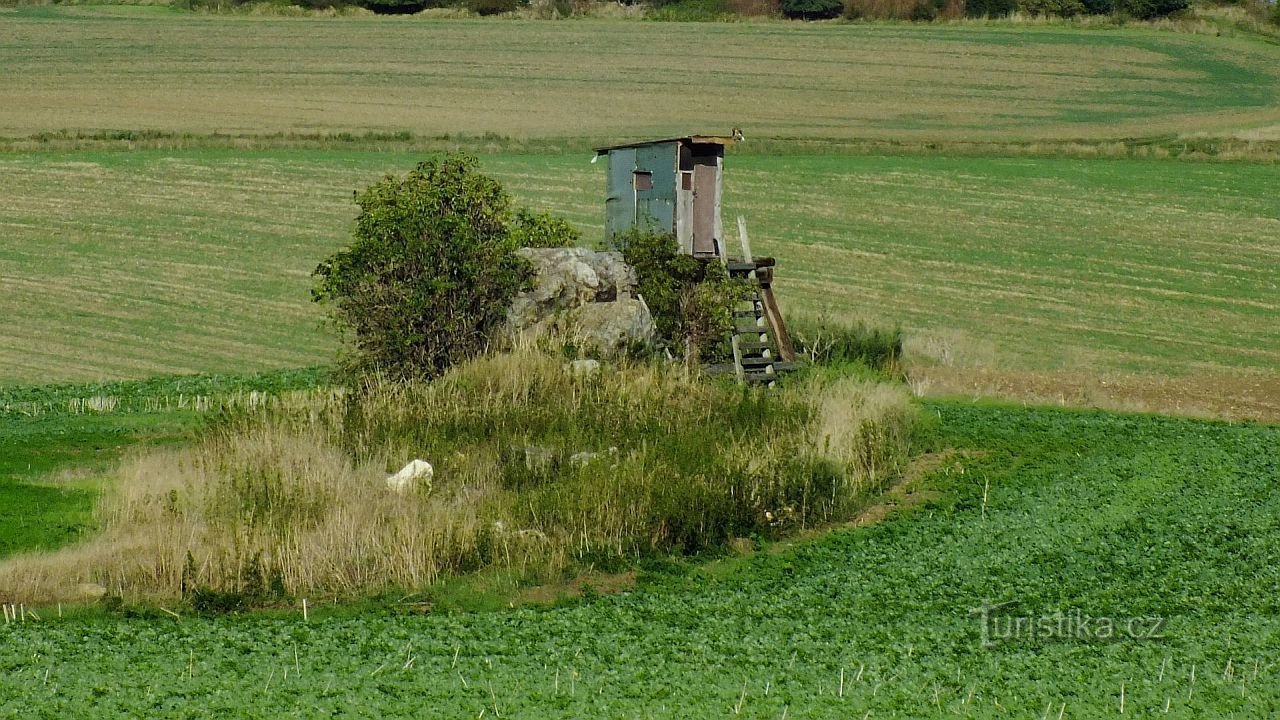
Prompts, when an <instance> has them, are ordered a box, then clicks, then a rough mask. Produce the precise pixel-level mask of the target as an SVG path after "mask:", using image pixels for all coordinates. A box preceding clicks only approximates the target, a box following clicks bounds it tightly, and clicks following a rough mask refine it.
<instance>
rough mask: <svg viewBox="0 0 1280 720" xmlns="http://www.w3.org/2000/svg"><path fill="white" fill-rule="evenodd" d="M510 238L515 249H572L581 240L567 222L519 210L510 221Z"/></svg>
mask: <svg viewBox="0 0 1280 720" xmlns="http://www.w3.org/2000/svg"><path fill="white" fill-rule="evenodd" d="M511 236H512V239H513V240H514V241H515V244H516V246H517V247H529V248H557V247H573V246H574V245H577V244H578V241H579V240H581V239H582V233H580V232H578V231H577V229H575V228H574V227H573V225H570V224H569V221H568V220H565V219H564V218H560V217H556V216H555V215H552V214H551V213H533V212H530V211H528V210H524V209H520V210H517V211H516V214H515V217H514V218H512V221H511Z"/></svg>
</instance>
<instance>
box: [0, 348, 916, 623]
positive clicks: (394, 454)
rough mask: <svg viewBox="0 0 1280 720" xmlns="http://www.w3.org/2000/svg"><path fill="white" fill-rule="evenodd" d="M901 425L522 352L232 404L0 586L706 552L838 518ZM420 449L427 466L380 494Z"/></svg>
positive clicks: (544, 568)
mask: <svg viewBox="0 0 1280 720" xmlns="http://www.w3.org/2000/svg"><path fill="white" fill-rule="evenodd" d="M912 418H913V409H912V406H911V405H910V402H909V400H908V397H907V393H906V392H905V390H904V389H903V388H901V387H899V386H889V385H885V384H880V383H876V382H873V381H867V380H859V379H855V378H850V377H844V378H839V377H831V376H826V377H819V376H813V377H811V378H809V379H808V380H806V381H804V382H797V383H794V384H793V385H792V386H791V387H785V388H779V389H776V390H774V391H769V390H759V389H755V390H752V389H745V390H744V389H742V388H738V387H736V386H730V385H722V384H715V383H710V382H707V381H706V380H705V379H703V378H700V377H697V376H696V375H693V374H690V373H689V372H688V371H686V370H685V369H684V368H683V367H681V366H676V365H666V364H637V365H633V366H628V367H619V368H603V369H601V370H599V371H597V372H595V373H594V374H591V375H586V376H584V375H581V374H575V373H574V372H573V371H572V370H571V369H570V368H568V367H567V366H566V363H565V362H564V360H563V359H562V358H560V357H557V356H555V355H552V354H549V353H544V352H540V351H537V350H533V349H525V350H521V351H517V352H516V353H514V354H508V355H499V356H494V357H488V358H483V359H480V360H477V361H476V362H474V363H471V364H469V365H467V366H465V367H460V368H456V369H455V370H453V371H452V372H450V373H448V374H446V375H445V376H443V377H441V378H439V379H437V380H436V381H434V382H432V383H429V384H402V385H396V384H387V383H382V382H379V381H377V380H373V381H370V382H369V383H368V384H367V385H366V386H364V387H361V388H357V389H354V390H352V391H351V392H341V391H333V390H330V391H323V392H321V391H317V392H313V393H310V394H298V395H294V396H291V397H288V398H284V399H281V400H280V401H278V402H276V403H274V404H272V405H270V406H267V407H262V406H259V407H255V408H248V409H240V410H236V411H234V412H229V413H226V414H225V416H224V417H222V418H220V419H219V420H218V421H217V422H215V423H213V424H212V425H211V427H210V428H209V429H208V430H207V431H205V432H204V433H203V435H202V436H201V438H200V439H199V441H198V442H196V443H195V444H194V445H192V446H191V447H188V448H184V449H179V450H166V451H161V452H151V453H148V454H145V455H141V456H138V457H134V458H132V459H130V460H128V461H126V462H125V463H123V465H122V466H121V468H120V470H119V473H118V477H117V478H116V480H115V482H114V483H113V484H112V485H111V486H110V487H109V488H107V490H106V493H105V496H104V498H103V501H102V503H101V508H100V525H101V528H102V530H101V533H100V534H99V535H98V536H97V537H95V538H93V539H91V540H89V541H87V542H85V543H83V544H81V545H79V546H75V547H71V548H67V549H64V550H61V551H56V552H51V553H36V554H29V555H25V556H20V557H16V558H11V559H9V560H7V561H5V562H4V563H3V564H0V597H3V598H5V599H7V600H12V601H17V602H41V601H45V602H47V601H54V600H58V601H61V600H74V599H77V598H81V597H84V596H85V594H86V593H90V592H92V593H101V592H104V591H105V592H106V593H109V594H111V595H113V596H120V597H122V598H125V599H129V600H139V599H149V600H165V599H173V598H177V597H179V596H183V595H186V596H188V597H192V596H194V595H198V594H199V593H209V592H213V593H241V594H247V595H252V596H253V599H257V600H262V599H263V598H264V597H265V596H267V595H270V594H272V593H274V594H275V595H278V596H280V597H285V596H288V595H302V596H306V597H311V598H316V597H326V596H345V597H351V596H357V595H364V594H370V593H377V592H381V591H386V590H389V589H417V588H423V587H426V586H429V585H431V584H432V583H434V582H436V581H438V580H440V579H441V578H443V577H447V576H450V575H455V574H459V573H466V572H471V571H475V570H480V569H483V568H493V567H497V568H504V569H508V570H511V571H512V572H514V573H517V574H519V575H522V576H525V577H530V578H538V579H541V578H550V577H555V576H558V575H560V574H562V573H564V572H565V571H566V570H569V569H572V568H573V567H575V566H588V565H591V564H596V563H600V562H617V561H626V560H627V559H628V558H632V559H633V558H635V557H637V556H639V555H643V554H647V553H654V552H692V551H698V550H702V549H705V548H707V547H711V546H715V545H717V544H720V543H723V542H726V541H728V540H729V539H731V538H733V537H738V536H742V535H748V534H753V533H761V534H780V533H784V532H787V531H790V530H794V529H800V528H803V527H806V526H810V525H813V524H816V523H821V522H826V521H829V520H834V519H838V518H841V517H843V516H845V515H847V514H848V513H850V512H851V511H852V510H853V509H855V508H856V506H857V504H858V503H859V502H860V501H861V499H862V498H863V497H865V495H866V494H867V493H868V492H869V491H871V490H873V489H874V488H876V487H878V486H879V485H880V484H881V483H882V482H883V481H884V480H885V479H886V478H888V477H890V476H891V475H892V474H893V473H894V472H895V471H896V468H897V467H898V466H899V465H900V464H901V463H902V462H903V461H904V459H905V457H906V454H907V449H908V445H909V441H910V430H911V427H912V422H913V420H912ZM415 457H422V458H426V459H428V460H429V461H431V462H432V463H433V464H434V466H435V470H436V472H435V476H434V478H433V480H432V481H431V482H430V483H427V484H423V485H420V486H418V487H417V488H416V489H414V490H413V491H410V492H404V493H402V492H396V491H394V490H392V489H390V488H388V487H387V484H386V483H385V481H384V480H385V477H386V474H387V472H388V471H389V470H395V469H397V468H398V467H399V466H400V465H401V464H403V463H405V462H406V461H408V460H410V459H412V458H415Z"/></svg>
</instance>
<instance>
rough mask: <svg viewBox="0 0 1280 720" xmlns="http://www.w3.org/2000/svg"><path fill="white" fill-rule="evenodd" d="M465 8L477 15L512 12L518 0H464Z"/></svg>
mask: <svg viewBox="0 0 1280 720" xmlns="http://www.w3.org/2000/svg"><path fill="white" fill-rule="evenodd" d="M466 5H467V9H468V10H470V11H471V12H473V13H475V14H477V15H501V14H502V13H509V12H514V11H515V10H516V8H518V7H520V5H521V3H520V0H466Z"/></svg>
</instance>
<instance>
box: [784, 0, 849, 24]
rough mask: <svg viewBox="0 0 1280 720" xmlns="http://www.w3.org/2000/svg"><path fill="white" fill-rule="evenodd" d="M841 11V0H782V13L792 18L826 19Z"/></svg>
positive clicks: (842, 4) (842, 5)
mask: <svg viewBox="0 0 1280 720" xmlns="http://www.w3.org/2000/svg"><path fill="white" fill-rule="evenodd" d="M843 11H844V2H843V1H842V0H782V14H783V15H784V16H786V17H789V18H791V19H793V20H828V19H830V18H834V17H839V16H840V14H841V13H842V12H843Z"/></svg>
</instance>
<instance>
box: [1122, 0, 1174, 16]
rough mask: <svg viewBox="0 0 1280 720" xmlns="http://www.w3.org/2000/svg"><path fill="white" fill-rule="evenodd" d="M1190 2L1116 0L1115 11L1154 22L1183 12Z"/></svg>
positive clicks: (1172, 0)
mask: <svg viewBox="0 0 1280 720" xmlns="http://www.w3.org/2000/svg"><path fill="white" fill-rule="evenodd" d="M1190 6H1191V4H1190V2H1188V0H1116V2H1115V11H1116V12H1117V13H1120V14H1122V15H1127V16H1129V17H1132V18H1136V19H1138V20H1154V19H1156V18H1162V17H1168V16H1170V15H1173V14H1175V13H1179V12H1182V11H1184V10H1186V9H1187V8H1188V7H1190Z"/></svg>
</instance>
